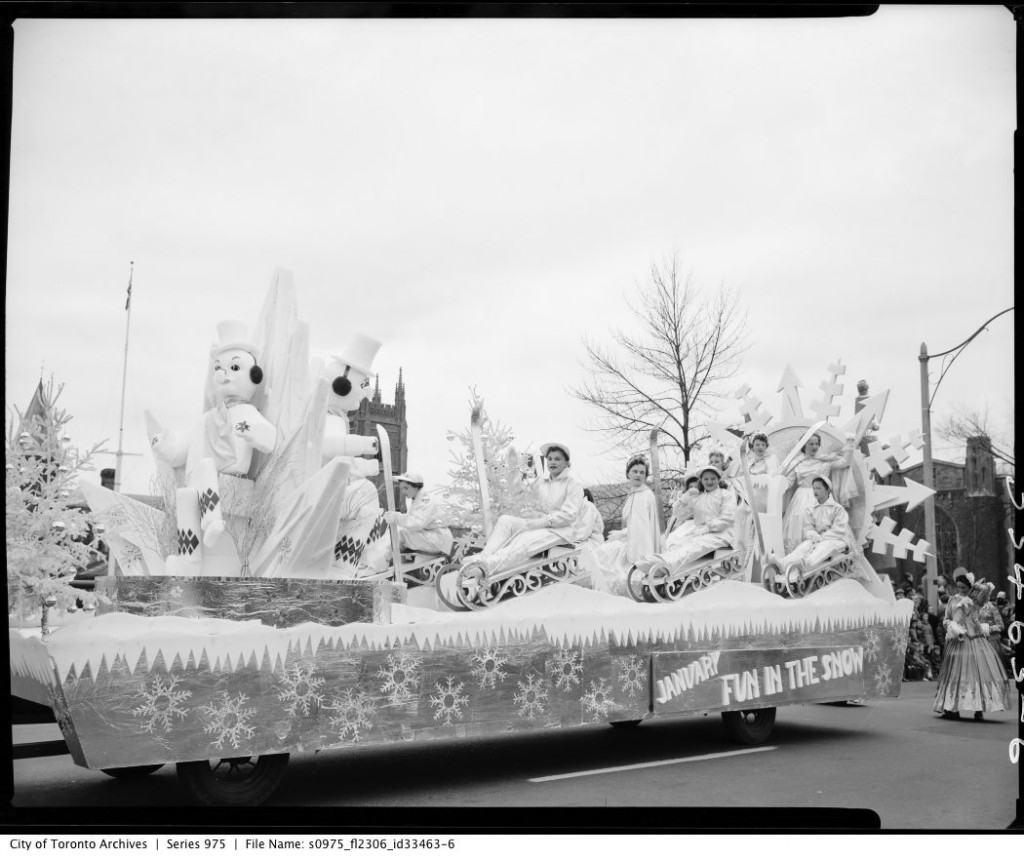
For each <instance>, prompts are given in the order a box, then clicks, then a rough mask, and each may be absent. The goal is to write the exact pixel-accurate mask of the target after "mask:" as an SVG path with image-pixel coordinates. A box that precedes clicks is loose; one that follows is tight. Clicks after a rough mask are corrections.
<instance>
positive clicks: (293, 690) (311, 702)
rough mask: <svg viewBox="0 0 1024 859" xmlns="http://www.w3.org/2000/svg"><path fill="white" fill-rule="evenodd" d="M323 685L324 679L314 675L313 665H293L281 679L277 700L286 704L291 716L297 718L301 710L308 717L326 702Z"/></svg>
mask: <svg viewBox="0 0 1024 859" xmlns="http://www.w3.org/2000/svg"><path fill="white" fill-rule="evenodd" d="M323 685H324V678H323V677H320V676H319V675H317V674H314V672H313V666H312V665H292V666H291V667H290V668H288V670H287V671H285V672H284V674H283V675H282V677H281V682H280V683H279V684H278V691H277V700H278V701H283V702H284V703H285V709H286V710H287V712H288V715H289V716H293V717H294V716H297V715H298V713H299V711H300V710H301V711H302V715H303V716H308V715H309V714H310V713H311V712H312V711H313V708H314V707H319V706H321V705H322V704H323V702H324V696H323V694H322V693H321V692H320V688H321V687H322V686H323Z"/></svg>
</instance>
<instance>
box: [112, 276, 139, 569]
mask: <svg viewBox="0 0 1024 859" xmlns="http://www.w3.org/2000/svg"><path fill="white" fill-rule="evenodd" d="M129 266H130V268H129V269H128V298H127V300H126V301H125V303H124V309H125V311H127V314H128V316H127V319H126V320H125V324H124V365H123V367H122V370H121V417H120V420H119V422H118V430H117V452H116V454H115V459H114V492H120V491H121V465H122V463H123V461H124V394H125V389H126V387H127V383H128V335H129V333H130V332H131V327H132V275H133V274H134V273H135V260H130V261H129ZM107 553H108V562H107V575H111V576H112V575H114V553H113V552H112V551H110V548H109V546H108V547H107Z"/></svg>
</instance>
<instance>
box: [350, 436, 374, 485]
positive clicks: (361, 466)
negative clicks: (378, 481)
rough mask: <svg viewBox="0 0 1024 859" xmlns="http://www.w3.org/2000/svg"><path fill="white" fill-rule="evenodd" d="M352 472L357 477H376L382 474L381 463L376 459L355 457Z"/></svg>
mask: <svg viewBox="0 0 1024 859" xmlns="http://www.w3.org/2000/svg"><path fill="white" fill-rule="evenodd" d="M371 440H372V439H371ZM350 473H351V474H352V475H353V476H355V477H376V476H377V475H378V474H380V463H379V462H377V460H375V459H353V460H352V470H351V472H350Z"/></svg>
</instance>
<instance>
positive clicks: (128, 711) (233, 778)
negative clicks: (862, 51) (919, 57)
mask: <svg viewBox="0 0 1024 859" xmlns="http://www.w3.org/2000/svg"><path fill="white" fill-rule="evenodd" d="M251 332H252V333H251V334H249V333H247V332H246V330H245V328H244V326H241V325H239V324H238V323H236V322H231V323H228V324H222V325H221V326H218V328H217V335H218V336H217V340H216V342H215V343H214V344H213V346H212V347H211V350H210V364H209V372H208V375H207V382H206V393H205V401H204V404H203V409H202V417H201V419H200V420H199V421H198V423H197V424H196V425H195V426H194V427H193V429H192V430H191V431H189V432H188V433H183V434H182V435H180V436H177V435H175V434H174V433H173V432H171V431H170V430H167V429H165V428H164V427H163V425H162V423H161V421H160V419H159V418H158V417H157V416H155V415H149V416H148V419H147V425H148V427H149V430H150V432H149V436H150V442H151V445H152V447H153V450H154V454H155V456H156V457H157V461H158V463H159V465H160V473H161V479H162V481H163V486H164V490H163V496H164V509H163V510H162V511H161V510H158V509H156V508H154V507H150V506H147V505H144V504H142V503H140V502H137V501H134V500H133V499H131V498H128V497H127V496H124V495H120V494H117V493H113V492H110V491H109V490H105V489H103V488H101V487H97V486H91V485H90V486H86V485H83V487H82V488H83V492H84V493H85V495H86V497H87V499H88V501H89V503H90V505H91V507H92V509H93V511H94V513H95V515H96V516H97V517H98V518H99V519H100V520H101V521H102V522H103V524H104V527H105V529H106V530H105V540H106V542H107V544H108V546H109V548H110V551H111V552H112V553H113V555H114V557H115V558H116V561H117V570H116V573H115V574H114V575H110V576H106V577H104V578H102V579H99V580H97V593H98V595H99V596H101V597H102V599H101V601H100V602H99V603H98V604H97V607H96V609H95V611H92V612H88V613H86V616H84V617H82V616H79V617H78V618H77V619H76V622H74V623H66V624H62V623H61V622H60V619H59V617H58V618H54V619H53V622H52V625H53V627H54V629H53V630H52V631H50V632H49V633H48V634H47V635H41V634H40V633H39V631H38V630H32V629H28V628H24V627H19V626H16V625H12V627H11V630H10V666H11V676H12V689H13V691H14V693H15V694H16V695H19V696H21V697H24V698H27V699H29V700H32V701H35V702H38V703H40V704H44V705H46V706H48V707H50V708H51V709H52V711H53V713H54V717H55V719H56V721H57V724H58V725H59V727H60V730H61V732H62V734H63V736H64V738H65V740H66V743H67V747H68V750H69V752H70V754H71V756H72V758H73V760H74V762H75V763H76V764H78V765H80V766H83V767H87V768H90V769H99V770H102V771H103V772H105V773H108V774H110V775H112V776H115V777H140V776H144V775H146V774H148V773H150V772H153V771H155V770H156V769H158V768H159V767H161V766H162V765H165V764H169V763H174V764H175V765H176V766H177V770H178V773H179V776H180V780H181V782H182V783H183V784H184V785H185V786H186V787H187V788H188V789H189V791H190V792H191V793H192V795H193V796H194V797H195V798H197V799H198V800H199V801H201V802H204V803H208V804H236V805H252V804H258V803H261V802H264V801H265V800H267V799H268V798H269V797H270V795H271V794H272V793H273V791H274V790H275V789H276V788H277V786H278V785H279V784H280V782H281V779H282V777H283V772H284V769H285V766H286V764H287V761H288V756H289V755H290V754H291V753H297V752H312V751H316V750H320V749H338V748H344V747H348V746H352V745H359V746H363V745H373V744H385V743H394V742H406V741H426V740H432V739H449V738H453V737H468V736H496V735H501V734H505V733H511V732H519V731H533V730H546V729H547V730H550V729H560V728H569V727H574V726H580V725H587V724H595V723H605V724H609V725H612V726H625V725H636V724H639V723H640V722H642V721H644V720H647V719H652V718H662V717H674V716H679V715H684V714H706V713H721V714H722V719H723V723H724V725H725V727H726V729H727V731H728V733H729V735H730V736H731V737H732V738H733V739H735V740H736V741H738V742H742V743H751V744H757V743H763V742H765V741H766V740H767V739H768V737H769V735H770V733H771V730H772V727H773V725H774V722H775V714H776V708H777V707H779V706H782V705H787V704H798V703H811V702H831V701H846V700H851V699H862V698H870V697H884V696H896V695H898V694H899V689H900V680H901V676H902V668H903V662H904V654H905V650H906V645H907V637H908V627H909V620H910V614H911V608H912V607H911V605H910V603H909V601H906V600H901V601H896V600H895V599H894V598H893V594H892V590H891V588H889V587H888V586H887V583H886V582H885V581H884V580H881V579H879V578H878V577H877V575H875V574H874V572H873V571H871V574H870V576H868V574H867V572H866V571H864V570H862V569H861V568H860V567H858V568H857V569H860V570H861V572H862V575H861V576H860V577H856V576H849V577H845V578H842V579H841V580H839V581H835V582H832V583H826V582H825V581H824V579H823V578H819V580H818V583H817V585H816V586H815V587H804V588H800V587H794V588H790V589H786V588H782V591H783V592H782V593H780V592H779V591H780V589H779V588H778V586H777V584H776V581H775V580H776V578H777V577H778V576H779V575H780V574H781V573H782V572H784V571H780V570H779V569H778V568H777V567H774V566H773V565H772V563H771V559H772V558H773V557H774V554H773V553H772V551H771V547H772V546H773V545H774V544H773V542H772V541H773V540H777V539H778V538H779V535H778V533H777V532H778V531H779V530H780V528H781V521H782V520H781V516H777V515H774V514H776V513H778V509H777V508H778V507H779V505H780V504H783V503H784V502H785V498H784V496H785V493H786V491H787V490H785V489H783V488H782V487H781V486H779V487H777V491H775V490H773V491H769V492H768V494H767V499H768V500H767V506H766V508H765V511H764V512H765V516H763V517H760V518H759V517H757V516H755V517H754V523H755V530H756V538H755V539H756V543H757V546H756V548H755V549H754V550H752V551H749V552H747V550H746V548H744V551H745V552H746V553H747V555H749V557H747V556H746V555H745V556H744V564H745V565H750V566H747V569H750V570H751V571H752V574H751V575H748V576H743V577H732V576H728V575H726V576H719V577H718V578H714V579H710V578H708V579H707V581H704V582H703V586H701V587H696V588H695V587H692V586H686V587H677V586H675V585H673V584H672V582H671V581H669V580H667V579H666V578H665V576H666V574H663V573H658V574H656V575H650V576H649V577H648V578H647V579H646V580H645V581H643V582H637V583H635V584H634V589H635V590H636V591H638V592H639V593H638V594H637V595H638V596H640V597H641V598H640V599H629V598H624V597H620V596H615V595H612V594H608V593H601V592H597V591H594V590H590V589H587V588H586V587H583V586H581V585H582V584H584V581H583V580H582V579H577V580H575V582H574V583H568V582H567V581H566V580H559V578H558V576H554V577H551V576H549V577H547V578H543V577H538V576H533V577H532V581H533V582H536V586H534V587H523V588H515V587H513V588H505V589H504V590H503V587H504V582H505V581H507V580H508V578H509V577H506V578H505V579H503V580H501V581H494V582H485V583H483V584H484V585H485V587H476V588H475V589H474V588H473V587H469V586H464V585H465V582H464V581H462V580H460V579H459V576H460V574H461V571H462V570H464V569H467V568H471V567H472V565H471V564H470V563H469V561H471V559H472V552H473V551H474V550H475V549H477V548H479V546H480V540H479V539H477V538H476V537H474V536H473V535H471V536H470V537H469V538H468V539H465V540H463V541H461V542H459V543H457V544H456V546H455V548H453V551H452V553H451V554H450V555H448V556H443V557H434V558H425V559H424V558H423V557H419V558H403V556H402V555H401V554H400V547H399V546H398V545H397V540H395V539H393V537H394V535H393V534H391V535H388V538H387V539H386V538H385V532H386V530H389V529H387V528H386V527H384V526H382V521H383V519H382V515H381V511H380V509H379V508H380V505H379V502H378V501H377V498H376V495H374V497H373V498H372V499H371V498H370V496H369V494H368V493H366V492H365V491H360V490H361V487H360V485H359V481H360V480H362V481H365V480H366V479H367V478H368V477H369V476H372V475H373V474H374V473H376V471H377V470H378V469H379V470H380V471H382V472H383V474H384V476H385V477H386V478H390V477H391V473H390V472H391V466H390V457H389V442H388V437H387V434H386V432H385V431H384V430H383V429H382V428H378V435H377V437H376V438H364V437H360V436H353V435H350V434H349V433H348V426H347V421H346V420H345V415H344V413H343V412H344V408H342V409H341V410H338V409H334V410H332V409H331V406H330V403H331V398H332V397H336V398H340V400H341V401H342V402H341V405H342V406H343V407H345V406H346V405H347V406H349V407H350V406H351V402H352V400H351V399H346V398H350V397H351V396H352V391H353V390H356V391H358V390H359V386H360V385H361V383H362V380H363V379H364V378H365V377H366V375H367V374H368V373H369V370H370V363H371V362H372V358H373V352H374V351H375V349H376V346H379V345H380V344H376V341H370V340H369V339H368V338H357V339H356V341H354V342H353V343H351V344H348V346H346V347H345V348H344V349H342V350H340V351H339V354H338V355H333V356H327V357H326V359H324V360H322V361H320V362H317V361H311V360H310V356H309V354H308V343H309V336H308V326H306V325H305V323H302V322H300V321H299V319H298V316H297V312H296V303H295V295H294V288H293V286H292V284H291V279H290V276H289V275H288V274H287V273H286V272H278V273H277V274H276V275H275V278H274V280H273V282H272V284H271V289H270V292H269V294H268V297H267V300H266V302H265V304H264V306H263V310H262V312H261V314H260V316H259V319H258V321H257V323H256V325H255V326H254V327H253V328H252V329H251ZM374 344H376V345H374ZM346 383H347V384H346ZM836 388H837V385H836V383H835V378H833V379H832V387H831V388H830V389H828V390H827V391H826V396H827V399H828V401H827V402H826V403H824V404H823V405H822V406H821V408H820V409H819V412H820V414H821V416H820V417H816V418H815V419H805V418H803V415H802V413H800V414H797V413H796V411H797V409H798V406H794V403H793V400H790V408H789V411H788V412H787V415H786V416H785V417H784V418H783V419H782V420H781V421H780V422H779V425H778V427H777V428H775V429H774V430H772V433H773V434H772V445H773V447H776V448H777V449H778V452H779V454H780V455H782V456H785V455H788V453H789V452H790V451H789V449H791V448H795V447H797V446H798V445H799V443H800V440H801V439H802V438H803V437H804V436H805V435H806V434H807V433H808V431H810V430H811V428H812V427H813V428H814V430H813V432H817V433H821V434H822V436H823V437H825V436H827V437H828V438H829V439H830V440H832V441H833V442H834V443H835V444H846V443H847V439H846V438H845V436H846V434H847V432H848V430H847V427H843V428H841V429H838V430H835V429H829V426H828V424H827V423H826V422H825V421H826V418H827V417H828V416H831V415H834V414H835V412H834V411H833V410H831V408H830V402H831V395H832V394H834V393H835V392H836ZM743 397H744V411H745V414H746V416H747V417H746V420H747V423H748V424H749V425H748V426H746V427H744V428H743V429H744V431H747V432H749V431H752V430H753V429H760V428H762V427H765V426H767V425H768V424H769V420H768V416H766V415H765V414H764V413H763V412H761V411H760V408H759V403H756V402H755V401H753V399H752V397H751V396H750V394H749V391H745V392H744V393H743ZM883 407H884V398H883V399H882V400H878V399H876V400H873V401H870V402H869V403H868V404H866V405H865V408H864V409H863V410H862V411H861V412H860V413H858V415H857V416H855V418H854V421H853V422H852V423H851V424H850V426H852V427H853V429H852V430H850V431H852V433H853V435H854V441H855V442H856V443H858V444H859V443H865V444H874V445H875V449H874V451H873V455H874V457H875V460H876V461H877V462H878V463H881V462H882V461H883V460H885V459H887V457H889V456H891V455H893V452H894V448H893V447H892V446H890V448H889V449H884V448H882V447H880V446H878V445H877V442H875V441H866V440H865V436H866V434H867V430H868V428H869V427H871V426H872V422H873V421H875V420H877V419H879V418H880V415H881V411H882V408H883ZM332 417H333V418H335V419H332ZM733 438H735V436H733ZM724 441H726V442H729V443H732V442H730V440H729V439H725V440H724ZM899 450H900V452H902V451H903V450H904V449H903V448H902V447H901V448H899ZM738 455H739V454H738ZM856 462H857V465H856V469H857V470H856V472H855V475H856V476H855V477H854V479H855V480H856V479H858V477H859V480H860V484H859V485H860V487H861V496H862V500H861V502H860V504H861V508H860V513H861V514H862V518H861V519H859V520H858V525H857V527H858V528H859V529H860V530H859V532H858V533H859V535H860V538H862V539H871V540H873V541H874V543H875V545H876V548H880V547H882V546H884V545H889V546H892V547H893V548H894V549H895V550H896V551H897V552H900V551H903V552H906V551H908V547H910V538H911V537H912V535H907V534H906V533H903V534H900V535H898V536H897V537H895V538H893V537H892V526H891V524H886V521H887V520H884V519H883V520H882V522H881V523H878V524H876V523H874V521H873V519H872V518H871V515H870V514H871V513H873V512H875V511H876V510H881V509H883V508H884V507H885V506H888V505H893V504H896V503H905V502H906V501H907V500H908V499H907V498H902V497H901V496H900V492H901V490H900V489H898V488H895V487H886V488H885V490H884V491H885V492H887V493H889V494H888V495H885V496H884V497H882V496H880V495H879V492H880V491H881V490H880V488H878V487H874V485H873V484H872V482H871V479H870V474H869V468H870V467H871V466H872V461H871V458H870V455H869V457H867V458H864V457H862V458H861V459H859V460H856ZM480 465H481V470H482V473H481V481H480V488H481V490H482V492H483V494H484V503H483V512H484V517H485V523H486V522H487V516H488V512H487V511H488V505H487V495H486V492H487V480H486V474H485V473H483V472H485V471H486V466H487V464H486V463H484V462H483V461H482V457H481V458H480ZM738 482H740V483H742V482H743V480H742V475H741V476H740V479H739V481H738ZM385 485H386V487H387V488H388V489H389V490H390V483H389V482H386V484H385ZM362 489H363V490H364V489H365V487H362ZM742 491H746V492H747V493H748V495H747V496H746V497H748V498H749V497H751V495H752V490H751V488H750V487H749V486H748V487H747V488H746V490H742ZM742 491H741V494H742ZM386 498H387V503H388V506H389V507H390V508H391V509H392V511H393V509H394V496H393V494H392V493H391V492H390V491H389V492H388V493H387V496H386ZM392 530H393V529H392ZM484 530H485V532H486V530H487V525H486V524H485V529H484ZM483 536H486V533H485V534H483V535H479V537H483ZM388 547H390V549H391V552H390V557H388V552H387V551H386V550H385V549H386V548H388ZM856 548H859V547H855V549H854V551H856ZM911 548H912V549H913V550H914V551H915V552H925V551H927V547H926V546H925V545H923V544H921V543H918V544H917V545H916V546H913V547H911ZM574 552H575V548H574V547H568V554H569V555H570V556H571V557H572V558H575V557H576V556H575V555H574V554H573V553H574ZM556 554H557V553H556ZM758 559H759V560H758ZM553 562H557V558H553V557H549V556H545V557H543V558H537V559H534V561H533V562H531V567H532V568H543V567H545V566H548V567H550V565H551V564H552V563H553ZM711 562H712V563H713V562H714V559H711ZM755 562H756V563H755ZM865 563H866V562H865ZM432 565H433V568H432V569H431V567H432ZM409 567H412V568H415V570H419V571H420V574H419V575H416V574H413V575H411V576H409V575H407V572H408V569H406V570H403V568H409ZM571 568H572V571H573V572H576V571H577V565H576V564H573V565H571ZM869 569H870V568H869ZM424 570H427V572H426V573H423V572H422V571H424ZM519 572H523V571H519ZM516 575H519V573H516ZM667 575H668V576H669V577H671V575H673V573H672V571H669V572H668V573H667ZM659 576H660V577H661V578H659ZM453 577H454V578H453ZM513 578H514V577H513ZM527 578H529V576H528V577H527ZM573 578H575V577H573ZM442 579H445V580H448V581H449V582H452V581H454V582H455V584H456V586H457V587H461V588H462V590H463V592H469V591H473V593H474V594H475V593H477V592H486V593H489V594H490V595H491V596H492V597H495V598H493V599H489V600H488V599H484V600H483V601H482V602H483V603H484V604H485V605H486V610H478V611H452V610H450V609H452V608H468V607H469V606H467V605H466V604H465V602H464V601H463V600H461V599H458V598H457V594H456V596H455V597H453V595H452V594H453V592H452V591H448V592H447V594H448V597H447V599H444V598H442V597H444V595H445V593H446V592H445V591H444V590H443V589H441V588H439V587H437V583H438V582H439V581H441V580H442ZM424 585H425V586H424ZM431 585H434V587H432V586H431ZM645 589H646V590H645ZM794 595H795V596H799V598H798V599H794V598H792V596H794ZM647 596H650V598H651V599H653V604H652V603H650V602H648V601H647V599H646V597H647ZM684 596H685V598H683V597H684ZM497 597H500V598H497ZM475 607H477V608H481V607H482V606H481V605H476V606H475Z"/></svg>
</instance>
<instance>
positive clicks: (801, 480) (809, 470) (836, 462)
mask: <svg viewBox="0 0 1024 859" xmlns="http://www.w3.org/2000/svg"><path fill="white" fill-rule="evenodd" d="M852 456H853V439H852V438H847V440H846V444H844V445H843V451H842V453H839V454H826V453H821V436H820V435H818V434H817V433H815V434H814V435H812V436H811V437H810V438H809V439H808V440H807V443H806V444H805V445H804V446H803V449H802V450H801V451H800V454H799V455H798V456H797V457H796V459H794V460H793V462H792V463H791V464H790V466H789V467H788V468H787V469H786V471H785V473H784V474H783V476H784V477H785V478H786V480H788V481H789V485H790V486H796V489H795V491H794V492H793V497H792V498H791V499H790V501H789V504H788V505H787V506H786V513H785V515H784V516H783V517H782V541H783V546H784V548H785V551H786V554H787V555H788V554H789V553H790V552H792V551H793V550H794V549H796V547H797V546H798V545H800V543H802V542H803V539H804V511H805V510H807V509H808V508H809V507H813V506H814V504H815V500H814V490H813V489H812V488H811V481H813V480H814V478H815V477H827V478H829V480H830V482H831V483H832V484H833V485H834V486H840V485H841V481H840V480H839V479H837V475H836V472H838V471H839V470H841V469H844V468H849V466H850V462H851V458H852ZM855 491H856V490H853V492H855ZM836 495H837V500H838V501H839V503H840V504H843V505H844V506H845V505H846V504H847V502H848V501H849V498H844V497H842V493H841V492H837V493H836ZM850 497H852V494H851V496H850Z"/></svg>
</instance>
